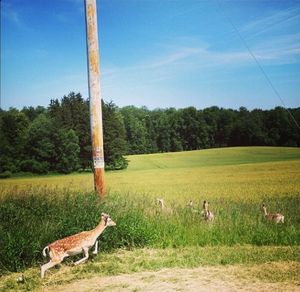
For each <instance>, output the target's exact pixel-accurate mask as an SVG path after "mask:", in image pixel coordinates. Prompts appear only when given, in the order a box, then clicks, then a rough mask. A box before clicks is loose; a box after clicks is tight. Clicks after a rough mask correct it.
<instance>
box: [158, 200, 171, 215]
mask: <svg viewBox="0 0 300 292" xmlns="http://www.w3.org/2000/svg"><path fill="white" fill-rule="evenodd" d="M157 202H158V204H159V206H160V208H161V211H162V212H163V213H165V214H172V213H173V210H172V209H171V208H168V207H166V206H165V201H164V199H159V198H158V199H157Z"/></svg>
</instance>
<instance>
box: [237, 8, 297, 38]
mask: <svg viewBox="0 0 300 292" xmlns="http://www.w3.org/2000/svg"><path fill="white" fill-rule="evenodd" d="M299 21H300V8H299V7H292V8H288V9H285V10H280V11H273V12H272V13H270V14H269V15H268V16H265V17H262V18H260V19H257V20H254V21H252V22H250V23H248V24H246V25H245V26H244V27H243V28H242V29H241V32H242V33H243V34H244V33H245V34H247V38H250V37H256V36H258V35H260V34H262V33H264V32H266V31H269V30H275V29H280V28H282V27H284V26H292V25H294V24H297V23H298V25H299Z"/></svg>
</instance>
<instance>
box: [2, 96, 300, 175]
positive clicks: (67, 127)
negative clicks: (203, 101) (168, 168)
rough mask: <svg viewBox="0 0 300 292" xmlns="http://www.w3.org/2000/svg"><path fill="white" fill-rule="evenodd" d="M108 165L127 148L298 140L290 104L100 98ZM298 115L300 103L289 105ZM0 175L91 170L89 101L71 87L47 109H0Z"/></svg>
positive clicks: (114, 165) (119, 162) (121, 161)
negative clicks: (166, 104)
mask: <svg viewBox="0 0 300 292" xmlns="http://www.w3.org/2000/svg"><path fill="white" fill-rule="evenodd" d="M102 111H103V132H104V155H105V165H106V169H124V168H126V167H127V165H128V161H127V160H126V158H125V157H124V156H125V155H127V154H144V153H157V152H171V151H186V150H196V149H206V148H212V147H227V146H292V147H299V146H300V131H299V129H298V128H297V126H296V124H295V123H294V121H293V120H292V118H291V115H290V114H289V112H288V111H287V110H285V109H284V108H281V107H276V108H274V109H271V110H260V109H254V110H252V111H248V110H247V109H246V108H244V107H241V108H239V110H233V109H224V108H219V107H216V106H213V107H209V108H206V109H203V110H198V109H196V108H195V107H188V108H183V109H175V108H167V109H155V110H149V109H147V108H146V107H141V108H137V107H135V106H126V107H123V108H119V107H117V106H116V105H115V104H114V103H113V102H102ZM289 111H290V113H291V114H292V115H293V116H294V118H295V119H296V120H297V121H299V120H300V108H294V109H289ZM0 136H1V139H0V174H1V173H2V175H4V176H5V173H6V174H10V173H18V172H33V173H47V172H60V173H70V172H72V171H77V170H79V171H80V170H81V171H85V170H88V169H91V168H92V164H91V135H90V121H89V101H88V100H87V99H83V98H82V96H81V94H80V93H77V94H75V93H73V92H71V93H70V94H69V95H67V96H64V97H63V98H61V99H60V100H58V99H53V100H51V101H50V104H49V106H48V107H47V108H45V107H42V106H38V107H35V108H34V107H24V108H23V109H22V110H18V109H15V108H10V109H9V110H7V111H5V110H1V109H0Z"/></svg>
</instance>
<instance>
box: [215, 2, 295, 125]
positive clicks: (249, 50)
mask: <svg viewBox="0 0 300 292" xmlns="http://www.w3.org/2000/svg"><path fill="white" fill-rule="evenodd" d="M215 1H216V2H217V4H218V6H219V9H220V11H221V13H222V14H223V16H224V18H225V19H226V20H227V21H228V22H229V23H230V24H231V26H232V27H233V29H234V30H235V32H236V33H237V35H238V37H239V38H240V40H241V42H242V43H243V45H244V46H245V47H246V49H247V50H248V52H249V54H250V55H251V56H252V58H253V59H254V61H255V63H256V64H257V66H258V68H259V69H260V70H261V72H262V74H263V75H264V76H265V78H266V80H267V82H268V83H269V85H270V86H271V88H272V89H273V91H274V93H275V95H276V96H277V97H278V99H279V100H280V102H281V104H282V105H283V108H284V109H285V110H286V111H287V112H288V113H289V115H290V116H291V118H292V120H293V121H294V123H295V125H296V126H297V128H298V129H299V130H300V126H299V124H298V122H297V121H296V119H295V117H294V116H293V114H292V113H291V111H290V110H289V109H288V108H286V105H285V103H284V101H283V99H282V98H281V96H280V94H279V92H278V91H277V89H276V88H275V86H274V85H273V83H272V81H271V79H270V78H269V76H268V75H267V73H266V72H265V70H264V68H263V67H262V65H261V64H260V63H259V61H258V59H257V58H256V57H255V55H254V53H253V52H252V51H251V49H250V47H249V46H248V44H247V43H246V41H245V39H244V38H243V36H242V35H241V33H240V31H239V30H238V28H237V27H236V26H235V25H234V23H233V22H232V21H231V19H230V18H229V17H228V15H227V14H225V12H224V10H222V6H221V4H220V1H219V0H215Z"/></svg>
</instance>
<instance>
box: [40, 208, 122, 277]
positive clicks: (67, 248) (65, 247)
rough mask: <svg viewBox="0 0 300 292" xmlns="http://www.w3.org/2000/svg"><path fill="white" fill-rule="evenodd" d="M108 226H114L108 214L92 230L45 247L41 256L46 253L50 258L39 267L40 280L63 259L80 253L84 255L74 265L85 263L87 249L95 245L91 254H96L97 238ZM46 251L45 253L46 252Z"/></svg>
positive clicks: (87, 256)
mask: <svg viewBox="0 0 300 292" xmlns="http://www.w3.org/2000/svg"><path fill="white" fill-rule="evenodd" d="M108 226H116V223H115V222H114V221H113V220H111V218H110V216H109V215H108V214H105V213H102V214H101V221H100V223H99V224H98V225H97V226H96V227H95V228H94V229H92V230H88V231H83V232H80V233H77V234H74V235H71V236H68V237H65V238H63V239H59V240H56V241H54V242H53V243H51V244H49V245H47V246H46V247H45V248H44V249H43V256H44V257H46V256H47V253H48V255H49V257H50V261H49V262H48V263H46V264H44V265H42V266H41V278H44V276H45V272H46V271H47V270H48V269H50V268H52V267H54V266H56V265H58V264H60V263H61V262H62V261H63V260H64V258H66V257H69V256H73V255H77V254H80V253H83V254H84V257H83V258H82V259H80V260H78V261H76V262H75V263H74V265H79V264H81V263H83V262H85V261H86V260H87V259H88V258H89V249H90V248H91V247H92V246H93V245H95V249H94V251H93V254H97V253H98V240H97V239H98V237H99V236H100V235H101V233H102V232H103V231H104V230H105V228H106V227H108ZM46 251H47V252H46Z"/></svg>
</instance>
